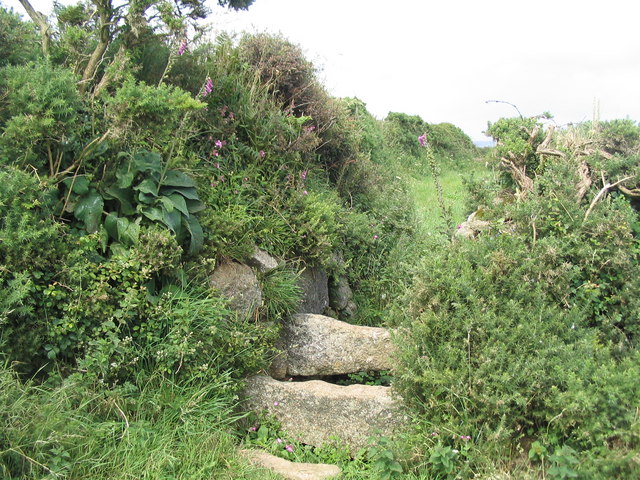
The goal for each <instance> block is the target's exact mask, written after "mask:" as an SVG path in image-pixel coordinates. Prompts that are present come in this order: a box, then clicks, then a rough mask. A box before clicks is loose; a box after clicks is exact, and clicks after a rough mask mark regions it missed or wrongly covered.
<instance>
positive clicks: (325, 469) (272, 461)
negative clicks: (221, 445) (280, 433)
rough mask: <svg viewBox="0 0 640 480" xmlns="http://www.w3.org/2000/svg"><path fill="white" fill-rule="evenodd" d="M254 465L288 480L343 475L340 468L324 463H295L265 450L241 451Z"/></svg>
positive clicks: (316, 479)
mask: <svg viewBox="0 0 640 480" xmlns="http://www.w3.org/2000/svg"><path fill="white" fill-rule="evenodd" d="M241 453H242V454H243V455H244V456H245V457H246V458H247V459H248V460H249V461H250V462H251V463H253V464H254V465H257V466H259V467H263V468H267V469H269V470H271V471H272V472H275V473H277V474H278V475H280V476H282V478H284V479H286V480H324V479H326V478H335V477H337V476H338V475H340V474H341V473H342V471H341V470H340V468H339V467H337V466H335V465H327V464H324V463H295V462H290V461H289V460H285V459H284V458H280V457H276V456H275V455H271V454H270V453H267V452H265V451H264V450H241Z"/></svg>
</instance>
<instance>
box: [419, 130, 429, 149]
mask: <svg viewBox="0 0 640 480" xmlns="http://www.w3.org/2000/svg"><path fill="white" fill-rule="evenodd" d="M418 142H419V143H420V145H422V146H423V147H426V146H427V134H426V133H423V134H422V135H420V136H419V137H418Z"/></svg>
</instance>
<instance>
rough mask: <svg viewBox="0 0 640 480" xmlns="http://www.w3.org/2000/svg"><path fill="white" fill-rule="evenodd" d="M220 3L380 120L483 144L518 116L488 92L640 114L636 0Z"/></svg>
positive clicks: (568, 114) (606, 113)
mask: <svg viewBox="0 0 640 480" xmlns="http://www.w3.org/2000/svg"><path fill="white" fill-rule="evenodd" d="M0 1H1V2H3V3H4V4H5V5H10V6H13V7H14V9H15V10H16V11H19V12H22V10H21V7H20V5H19V3H18V1H17V0H0ZM69 1H70V0H65V1H64V3H67V2H69ZM208 1H209V4H210V6H215V5H216V3H217V2H216V1H215V0H208ZM33 4H34V5H37V6H38V8H39V9H40V10H42V11H43V12H47V11H48V10H50V5H51V4H52V2H51V1H50V0H33ZM213 11H214V13H213V15H212V17H211V18H210V21H211V22H212V23H213V25H214V27H215V29H217V30H234V31H238V30H247V31H250V32H263V31H269V32H272V33H282V35H284V36H285V37H286V38H288V39H289V40H291V41H292V42H294V43H297V44H299V45H300V46H301V47H302V48H303V49H304V51H305V53H306V54H307V57H308V58H309V59H310V60H312V61H313V62H314V63H315V65H316V66H317V67H318V68H319V69H320V70H321V72H320V77H321V79H322V80H323V82H324V85H325V86H326V87H327V89H328V90H329V92H330V93H331V94H332V95H335V96H340V97H343V96H349V97H358V98H359V99H361V100H362V101H364V102H365V103H366V104H367V107H368V109H369V110H370V111H371V112H372V113H373V114H374V115H375V116H376V117H378V118H384V117H385V116H386V115H387V113H388V112H390V111H393V112H404V113H408V114H411V115H420V116H421V117H422V118H423V119H424V120H426V121H427V122H430V123H439V122H451V123H453V124H455V125H457V126H459V127H460V128H462V129H463V130H464V131H465V132H466V133H467V134H468V135H469V136H470V137H471V138H473V139H474V140H486V137H485V136H484V135H483V133H482V132H483V131H484V130H485V129H486V127H487V121H495V120H497V119H498V118H500V117H502V116H513V115H516V114H517V112H516V111H515V110H514V109H513V108H512V107H510V106H508V105H506V104H496V103H486V101H487V100H502V101H507V102H510V103H513V104H515V105H517V107H518V108H519V110H520V111H521V112H522V114H523V115H536V114H539V113H542V112H544V111H549V112H551V113H552V114H553V115H554V117H555V120H556V122H557V123H558V124H559V125H563V124H566V123H569V122H580V121H583V120H590V119H591V118H592V115H593V110H594V101H596V100H597V102H599V111H600V118H601V119H603V120H607V119H614V118H627V117H628V118H631V119H633V120H636V121H638V120H640V27H639V26H638V22H639V21H640V2H638V1H637V0H601V1H594V0H580V1H577V0H534V1H526V2H525V1H522V0H483V1H482V0H440V1H438V2H435V1H428V0H396V1H390V0H255V3H254V4H253V5H252V6H251V7H250V9H249V10H248V11H241V12H237V13H232V12H227V11H226V10H223V9H220V8H218V7H216V8H214V9H213Z"/></svg>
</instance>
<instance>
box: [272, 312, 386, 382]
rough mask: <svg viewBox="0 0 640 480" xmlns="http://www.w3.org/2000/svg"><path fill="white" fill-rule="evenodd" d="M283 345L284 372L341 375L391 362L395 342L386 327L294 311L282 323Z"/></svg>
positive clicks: (382, 368)
mask: <svg viewBox="0 0 640 480" xmlns="http://www.w3.org/2000/svg"><path fill="white" fill-rule="evenodd" d="M282 345H283V346H284V352H285V355H284V363H285V364H286V375H287V376H305V377H306V376H318V375H341V374H345V373H353V372H360V371H378V370H390V369H391V368H392V366H393V364H392V355H393V353H394V345H393V343H392V341H391V336H390V334H389V331H388V330H387V329H384V328H378V327H360V326H357V325H350V324H348V323H345V322H341V321H339V320H336V319H334V318H331V317H325V316H323V315H315V314H298V315H294V317H293V318H291V319H290V320H289V321H287V322H286V323H285V324H284V327H283V330H282ZM280 370H282V368H281V369H280Z"/></svg>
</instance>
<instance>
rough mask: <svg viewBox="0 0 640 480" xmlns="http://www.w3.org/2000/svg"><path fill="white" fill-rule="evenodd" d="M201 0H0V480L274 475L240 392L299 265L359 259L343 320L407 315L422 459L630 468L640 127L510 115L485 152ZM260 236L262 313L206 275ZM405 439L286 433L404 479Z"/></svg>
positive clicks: (594, 473) (560, 469)
mask: <svg viewBox="0 0 640 480" xmlns="http://www.w3.org/2000/svg"><path fill="white" fill-rule="evenodd" d="M219 3H220V5H222V6H227V7H230V8H236V9H238V8H247V7H249V5H250V4H251V3H252V2H251V1H235V0H234V1H222V0H221V1H220V2H219ZM205 14H206V12H205V10H204V8H203V5H202V4H200V3H198V2H185V3H183V4H182V3H181V4H180V6H179V8H178V7H172V6H170V5H169V4H165V3H153V2H150V3H145V4H144V5H143V4H138V3H132V4H129V5H126V6H124V7H122V8H112V7H111V4H110V2H93V3H88V4H79V5H74V6H68V7H67V6H60V5H58V6H56V7H55V11H54V15H53V21H52V23H51V24H50V26H51V30H47V29H43V26H42V24H41V23H40V22H39V21H38V19H37V18H36V22H35V24H34V23H30V22H25V21H23V20H22V19H21V18H20V17H19V16H18V15H16V14H15V13H13V12H10V11H7V10H6V9H4V8H0V328H1V330H0V358H1V360H2V362H3V367H2V368H0V472H1V474H2V476H3V478H4V477H6V478H25V479H31V478H33V479H35V478H68V479H82V478H126V477H131V478H140V476H141V475H142V476H143V478H157V479H169V478H181V479H200V478H204V477H209V478H272V476H271V475H270V474H269V473H264V472H260V471H257V470H256V469H255V468H254V467H249V466H247V465H246V463H245V461H244V460H242V459H240V458H239V457H238V455H237V454H236V453H234V452H235V450H236V449H235V446H236V445H238V444H239V443H240V442H241V441H242V437H243V435H244V433H245V432H240V431H238V428H240V427H238V423H237V420H238V419H239V417H240V416H241V414H240V413H238V412H237V409H236V403H237V394H238V391H239V389H240V388H241V386H242V379H243V378H244V377H245V376H246V375H247V374H249V373H254V372H257V371H259V370H260V369H262V368H266V367H267V366H268V364H269V361H270V358H271V356H272V355H273V353H274V341H275V339H276V338H277V334H278V325H279V324H280V322H281V320H282V319H283V318H285V317H286V316H287V315H289V314H290V313H291V312H292V311H294V310H295V308H296V306H297V304H298V302H299V300H300V298H299V289H298V288H297V287H296V276H297V274H298V272H300V271H301V270H302V269H304V268H305V266H307V265H312V266H318V267H321V268H322V269H324V270H325V271H326V272H327V273H328V274H329V275H330V276H335V277H337V276H345V277H346V278H348V281H349V284H350V285H351V286H352V288H353V290H354V293H355V300H356V302H357V304H358V311H357V313H355V314H354V315H353V316H352V317H350V318H349V321H351V322H355V323H360V324H368V325H385V324H386V325H391V326H396V327H397V332H398V335H397V337H398V339H399V345H400V349H399V351H400V354H399V358H398V364H399V366H398V368H397V371H396V372H395V379H394V385H395V386H396V388H397V389H398V390H399V391H400V392H401V393H402V395H403V397H404V399H405V402H406V404H407V411H408V413H409V415H410V416H411V418H412V419H413V422H412V426H411V427H412V428H411V429H410V431H409V432H407V433H406V435H404V436H402V437H401V438H399V439H396V441H395V447H393V449H395V451H394V452H393V453H392V457H391V458H393V459H398V460H400V462H401V464H402V468H403V469H404V474H403V475H405V476H406V477H407V478H418V477H419V478H472V477H474V476H475V477H480V478H482V477H487V478H488V477H491V476H494V477H495V478H498V477H497V476H499V475H513V476H515V477H523V478H524V477H529V478H576V477H579V478H615V477H618V478H633V477H634V476H638V470H639V469H640V466H639V463H640V459H639V458H638V454H637V451H638V435H639V434H640V430H639V425H638V418H637V412H638V410H637V409H638V398H640V391H639V388H640V387H638V382H637V378H638V375H639V374H640V372H639V371H638V370H639V369H640V367H639V365H640V363H639V362H638V360H640V358H639V356H638V351H637V346H638V335H639V333H640V332H639V323H638V315H639V313H640V312H639V309H640V304H639V303H638V300H637V298H640V297H639V295H638V293H640V292H638V291H637V290H638V289H639V288H640V284H638V278H640V276H639V275H638V273H639V272H638V271H637V269H638V258H637V254H638V240H637V236H638V233H639V232H640V229H639V227H638V221H637V210H636V207H637V202H636V198H637V197H638V196H639V195H640V193H639V188H638V180H637V179H638V177H637V175H638V173H640V172H638V154H639V152H640V150H639V145H640V129H639V128H638V126H637V125H636V124H635V123H634V122H631V121H615V122H603V123H598V124H585V125H580V126H576V127H574V128H570V129H565V130H562V131H555V130H554V129H553V128H549V126H548V125H549V123H548V122H546V123H545V121H544V118H542V117H534V118H515V119H502V120H500V121H498V122H496V124H494V125H491V126H490V128H489V133H490V134H491V135H492V136H493V137H494V138H496V140H497V142H498V146H497V147H496V148H495V149H494V152H493V155H494V156H493V157H491V158H489V157H487V158H483V159H482V161H481V162H477V160H476V157H477V156H478V152H477V151H476V149H475V147H474V146H473V144H472V143H471V141H470V140H469V138H468V137H467V136H466V135H464V133H463V132H462V131H461V130H459V129H458V128H457V127H455V126H453V125H451V124H437V125H434V124H429V123H426V122H424V121H423V120H422V119H421V118H420V117H417V116H409V115H406V114H403V113H390V114H389V115H388V116H387V118H386V119H385V120H384V121H380V120H377V119H375V118H374V117H373V116H372V115H371V114H370V113H369V112H368V111H367V109H366V105H365V104H364V103H363V102H361V101H360V100H358V99H348V98H347V99H338V98H333V97H331V96H330V95H329V94H328V93H327V92H326V91H325V89H324V88H323V86H322V85H321V84H320V83H319V82H318V80H317V76H316V71H315V68H314V66H313V65H312V64H311V63H310V62H309V61H308V60H307V59H306V58H305V57H304V55H303V53H302V50H301V48H300V47H298V46H296V45H293V44H291V43H290V42H289V41H287V40H286V39H284V38H282V37H279V36H272V35H266V34H258V35H244V36H241V37H240V38H233V37H230V36H228V35H224V34H223V35H219V36H218V37H217V38H215V39H209V38H207V36H206V35H204V32H203V31H202V30H201V29H200V28H199V27H198V24H197V23H195V22H196V20H198V19H200V18H203V17H204V16H205ZM38 27H39V28H38ZM186 32H189V34H188V35H187V33H186ZM418 137H421V140H420V141H419V140H418ZM485 162H488V163H489V164H491V165H490V166H491V169H486V168H485V167H484V165H485ZM462 171H464V172H469V171H476V172H479V175H478V176H477V178H475V179H469V180H468V181H467V180H465V185H466V190H465V192H464V193H463V192H462V191H460V189H461V183H462V180H461V178H462V176H463V175H461V173H460V172H462ZM489 171H491V172H493V173H491V174H490V173H489ZM434 181H435V182H434ZM435 185H439V188H438V189H436V188H435ZM425 191H427V192H428V195H427V196H425V194H424V192H425ZM433 192H437V193H438V194H437V195H435V193H433ZM416 203H417V205H416ZM472 211H476V218H478V219H482V220H483V221H484V222H486V223H483V228H482V229H481V230H478V231H477V232H476V235H475V237H474V238H465V239H463V238H460V237H458V236H455V235H454V233H455V224H457V223H461V222H462V221H463V219H464V217H465V216H466V215H467V214H469V213H471V212H472ZM451 225H453V228H451ZM256 247H259V248H260V249H262V250H265V251H266V252H268V253H270V254H271V255H273V256H275V257H277V258H279V259H282V261H283V266H281V267H280V268H279V269H278V270H276V271H275V272H273V273H271V274H269V275H264V276H262V277H261V278H260V281H261V282H262V287H263V292H264V297H265V298H264V304H263V305H261V306H260V307H259V308H258V310H257V312H256V314H255V315H252V316H250V317H249V318H246V317H243V316H242V315H240V314H238V313H237V312H236V311H235V310H234V309H233V308H231V306H230V305H229V304H228V301H227V300H226V299H225V298H224V297H223V296H222V295H221V294H220V293H219V292H217V291H216V290H214V289H211V288H210V287H209V277H210V275H211V273H212V271H213V269H214V268H215V266H216V264H217V263H218V262H219V261H221V260H223V259H232V260H237V261H241V262H242V261H245V260H247V259H248V258H249V257H250V256H251V255H252V253H253V252H254V250H255V248H256ZM391 449H392V447H391V446H389V444H388V443H387V441H386V440H385V443H384V446H380V445H379V446H377V447H376V448H375V449H373V450H372V451H370V452H369V455H367V454H366V453H365V454H363V455H362V456H360V457H358V458H357V459H351V458H349V456H348V455H346V454H345V453H344V452H340V451H337V450H333V451H332V450H331V449H328V450H327V451H321V450H318V451H316V452H313V453H309V454H308V455H311V457H309V456H307V457H304V456H303V455H302V454H301V453H300V452H297V453H296V458H298V459H300V460H305V458H306V460H313V461H334V462H337V463H339V464H340V465H341V466H342V467H343V469H344V471H345V477H346V478H381V475H382V476H385V475H386V476H387V478H390V477H392V476H393V475H396V473H397V472H395V471H387V472H384V471H383V472H380V462H378V463H377V465H378V466H376V463H375V462H374V461H373V460H375V458H376V455H378V456H379V455H380V452H383V453H384V454H385V455H387V454H391ZM394 462H395V460H394ZM384 465H385V463H384V462H382V467H383V470H384Z"/></svg>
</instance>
